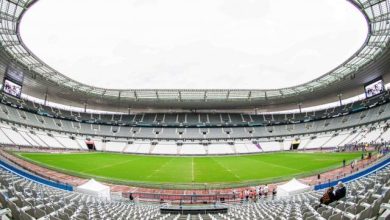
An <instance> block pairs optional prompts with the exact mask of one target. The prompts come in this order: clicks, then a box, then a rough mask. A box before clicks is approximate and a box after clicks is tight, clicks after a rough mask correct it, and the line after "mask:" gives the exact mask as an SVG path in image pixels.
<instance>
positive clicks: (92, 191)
mask: <svg viewBox="0 0 390 220" xmlns="http://www.w3.org/2000/svg"><path fill="white" fill-rule="evenodd" d="M75 191H76V192H80V193H85V194H88V195H93V196H96V197H99V198H106V199H108V200H110V187H108V186H106V185H103V184H101V183H99V182H97V181H95V180H94V179H91V180H89V181H88V182H86V183H84V184H83V185H80V186H78V187H77V188H76V190H75Z"/></svg>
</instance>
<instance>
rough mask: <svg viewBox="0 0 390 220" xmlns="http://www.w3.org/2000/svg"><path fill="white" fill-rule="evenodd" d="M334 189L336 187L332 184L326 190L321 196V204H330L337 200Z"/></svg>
mask: <svg viewBox="0 0 390 220" xmlns="http://www.w3.org/2000/svg"><path fill="white" fill-rule="evenodd" d="M333 190H334V188H333V186H332V187H329V188H328V189H327V190H326V191H325V193H324V195H323V196H322V197H321V198H320V204H324V205H329V204H330V203H332V202H333V201H335V196H334V194H333Z"/></svg>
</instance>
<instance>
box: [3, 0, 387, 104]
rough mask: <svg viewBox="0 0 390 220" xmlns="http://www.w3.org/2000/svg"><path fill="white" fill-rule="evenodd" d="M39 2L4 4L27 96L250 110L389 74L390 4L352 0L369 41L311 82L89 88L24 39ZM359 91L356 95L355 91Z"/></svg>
mask: <svg viewBox="0 0 390 220" xmlns="http://www.w3.org/2000/svg"><path fill="white" fill-rule="evenodd" d="M35 2H36V1H35V0H23V1H22V0H0V4H1V11H0V13H1V14H0V20H1V27H0V40H1V46H2V49H1V52H2V53H1V56H0V58H1V62H2V64H3V68H4V65H6V64H7V62H16V63H18V64H20V65H21V66H23V67H24V68H25V70H26V78H25V83H24V88H23V90H24V93H27V94H31V95H33V96H39V95H40V97H43V96H45V94H46V93H47V95H48V96H51V97H52V99H58V101H59V102H61V101H62V102H64V101H69V102H74V103H77V102H80V101H81V102H85V103H88V105H89V106H99V105H101V106H112V104H113V101H117V103H118V107H139V108H147V107H151V108H153V107H156V108H191V109H196V108H233V107H234V108H246V107H248V108H250V107H257V106H267V105H278V104H286V103H294V104H297V103H301V102H304V101H305V100H310V99H316V98H318V97H324V96H327V95H332V96H336V95H337V94H341V93H344V94H346V93H348V90H353V89H355V90H356V88H357V87H359V86H361V85H363V84H364V83H367V82H368V81H370V80H372V79H374V78H376V77H379V76H383V75H386V74H388V73H389V69H390V68H389V67H390V65H389V63H390V62H388V60H389V59H390V52H389V50H388V47H389V40H390V24H389V20H390V13H389V11H390V1H389V0H350V2H351V3H352V4H353V5H354V6H355V7H357V8H358V9H359V10H360V11H361V13H362V14H363V15H364V16H365V18H366V20H367V24H368V35H367V39H366V41H365V42H364V44H363V45H362V47H361V48H360V49H359V50H358V51H357V52H356V53H355V54H354V55H353V56H352V57H350V58H349V59H348V60H346V61H345V62H344V63H343V64H341V65H340V66H338V67H336V68H334V69H333V70H331V71H329V72H328V73H326V74H324V75H323V76H321V77H319V78H316V79H314V80H311V81H309V82H307V83H304V84H301V85H297V86H293V87H288V88H281V89H267V90H185V89H181V90H170V89H164V90H153V89H148V90H146V89H143V90H131V89H130V90H119V89H105V88H98V87H93V86H89V85H86V84H83V83H80V82H77V81H75V80H73V79H71V78H69V77H67V76H65V75H63V74H61V73H59V72H57V71H56V70H55V69H53V68H51V67H50V66H48V65H47V64H45V63H44V62H43V61H42V60H40V59H39V58H38V57H37V56H36V55H34V54H33V53H32V52H31V51H30V50H29V49H28V47H27V46H26V45H25V44H24V43H23V41H22V40H21V37H20V32H19V24H20V20H21V18H22V17H23V14H24V13H25V12H26V11H27V10H28V9H29V8H30V7H31V5H32V4H33V3H35ZM361 89H362V88H359V90H360V92H361ZM355 93H356V92H355Z"/></svg>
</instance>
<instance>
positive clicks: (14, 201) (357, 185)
mask: <svg viewBox="0 0 390 220" xmlns="http://www.w3.org/2000/svg"><path fill="white" fill-rule="evenodd" d="M386 161H388V159H387V160H386ZM381 164H384V165H381ZM387 164H388V163H387V162H386V163H383V162H382V163H378V168H376V169H373V170H369V173H368V174H369V175H362V174H361V175H359V177H358V178H357V179H353V180H352V181H351V182H348V183H347V184H346V185H347V186H346V187H347V196H346V198H345V199H342V200H339V201H335V202H333V203H331V204H329V205H319V198H320V197H321V196H322V194H323V190H319V191H311V192H308V193H303V194H298V195H294V196H288V197H273V196H272V197H271V196H270V197H262V198H260V199H259V200H258V201H242V203H232V204H225V206H226V207H227V208H228V212H227V213H226V214H223V213H217V214H215V213H214V214H211V213H209V214H195V215H191V214H188V215H181V214H175V215H171V214H161V213H160V208H164V207H167V206H169V204H162V205H161V204H153V203H139V202H135V203H131V202H126V201H120V200H115V201H108V200H105V199H99V198H97V197H94V196H89V195H85V194H80V193H77V192H71V191H66V190H60V189H56V188H52V187H50V186H46V185H44V184H42V183H39V181H38V182H36V181H32V180H30V179H29V178H26V176H23V175H21V174H22V173H23V172H20V171H19V172H17V173H15V171H16V170H15V169H11V170H9V168H10V165H6V164H4V162H2V165H1V169H0V177H1V178H0V184H1V186H0V187H1V190H0V203H1V208H2V210H1V212H0V215H2V216H4V218H5V219H7V218H13V219H31V220H32V219H55V220H57V219H200V220H202V219H215V220H219V219H237V220H244V219H371V218H373V219H374V218H377V217H380V218H384V219H385V218H388V217H389V212H388V203H389V202H390V201H389V199H390V167H389V166H388V165H387ZM374 167H375V166H373V168H374ZM362 172H364V171H362ZM24 175H29V176H30V178H32V177H33V176H31V175H30V174H27V173H25V172H24ZM7 216H8V217H7Z"/></svg>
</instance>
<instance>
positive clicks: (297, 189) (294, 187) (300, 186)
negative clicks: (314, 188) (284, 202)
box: [278, 178, 311, 196]
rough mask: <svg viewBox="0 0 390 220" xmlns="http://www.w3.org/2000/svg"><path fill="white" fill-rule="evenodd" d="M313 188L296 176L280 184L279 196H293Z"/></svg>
mask: <svg viewBox="0 0 390 220" xmlns="http://www.w3.org/2000/svg"><path fill="white" fill-rule="evenodd" d="M310 189H311V187H310V186H308V185H306V184H304V183H301V182H300V181H298V180H296V179H295V178H294V179H292V180H290V181H288V182H287V183H285V184H283V185H280V186H278V196H291V195H295V194H298V193H303V192H306V191H309V190H310Z"/></svg>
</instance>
